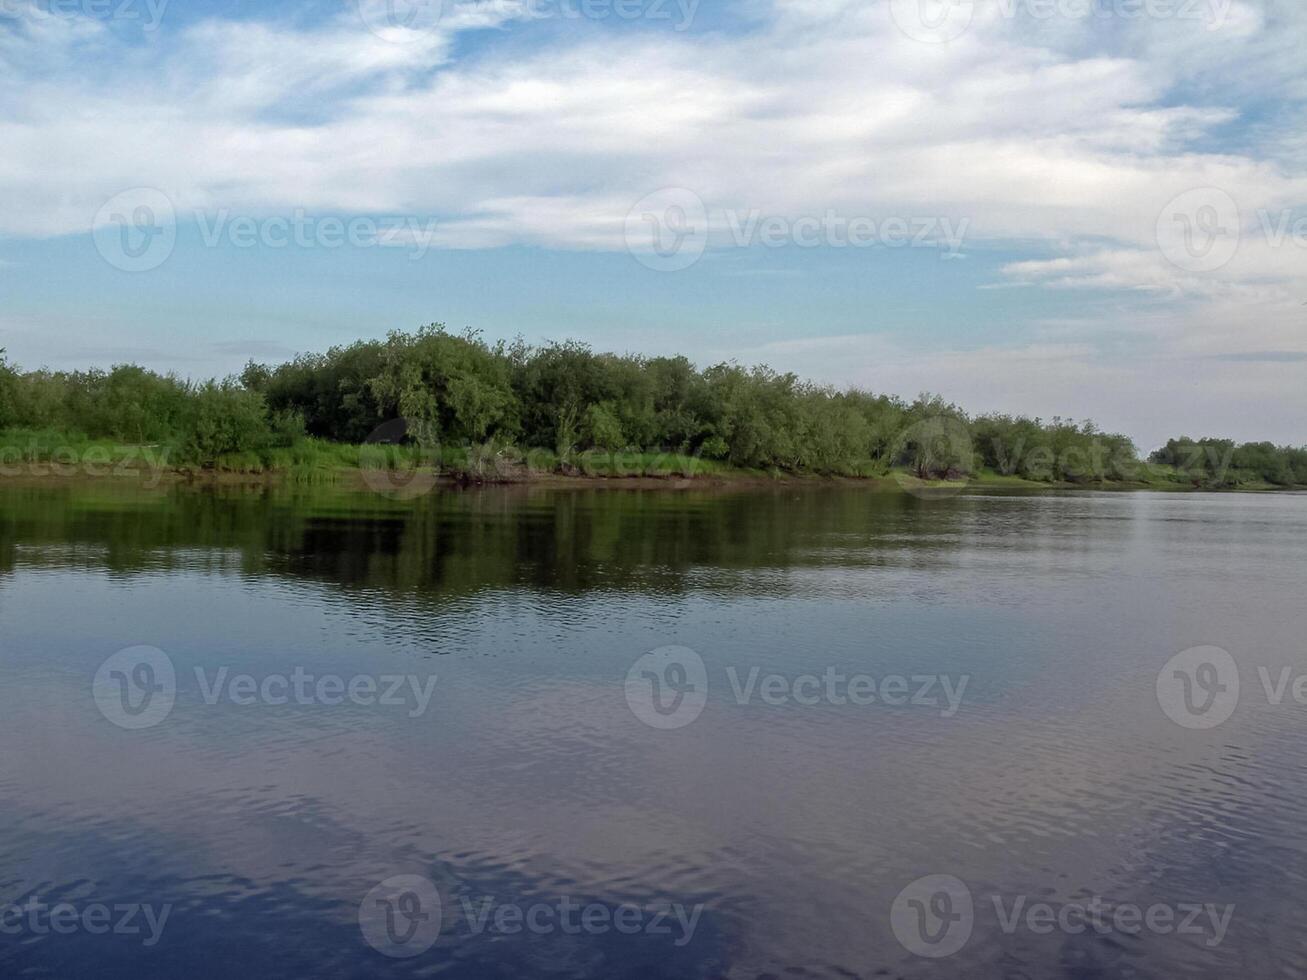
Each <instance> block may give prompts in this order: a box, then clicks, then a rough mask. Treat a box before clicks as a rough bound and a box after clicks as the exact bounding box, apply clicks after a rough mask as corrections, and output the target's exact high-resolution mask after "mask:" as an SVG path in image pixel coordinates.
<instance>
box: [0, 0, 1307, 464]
mask: <svg viewBox="0 0 1307 980" xmlns="http://www.w3.org/2000/svg"><path fill="white" fill-rule="evenodd" d="M1304 51H1307V5H1304V4H1302V3H1301V0H443V2H441V0H294V2H292V0H282V2H276V0H259V2H257V3H256V2H253V0H0V346H3V347H5V348H7V351H8V357H9V358H10V359H11V360H13V361H15V362H17V363H18V364H20V365H22V366H23V367H27V368H34V367H39V366H48V367H51V368H55V369H68V368H78V367H87V366H92V365H101V366H103V365H108V364H112V363H119V362H135V363H141V364H145V365H147V366H149V367H152V368H155V369H158V370H164V371H175V372H177V373H178V374H180V375H183V376H187V377H192V378H207V377H210V376H215V375H225V374H227V373H229V372H234V371H239V370H240V368H241V367H242V366H243V365H244V364H245V362H246V361H248V360H250V359H254V360H259V361H278V360H282V359H285V358H287V357H290V356H293V355H294V354H295V353H296V352H300V351H315V350H323V349H326V348H327V347H330V346H332V345H334V344H341V343H348V342H350V341H352V340H354V339H357V338H361V337H381V336H384V335H385V334H386V333H387V332H388V331H390V330H395V329H405V330H411V329H414V328H416V327H417V326H419V325H422V324H426V323H432V322H442V323H445V324H447V325H448V326H449V327H451V328H453V329H456V330H461V329H463V328H465V327H470V328H472V329H475V330H480V331H482V333H483V335H484V336H486V337H487V338H490V339H498V338H513V337H515V336H518V335H521V336H523V337H525V338H526V339H527V340H528V341H532V342H541V341H545V340H562V339H568V338H575V339H580V340H583V341H586V342H588V343H590V344H591V345H593V346H594V347H595V348H597V349H601V350H615V351H633V352H641V353H649V354H667V353H684V354H687V355H689V356H690V357H691V358H692V359H693V360H695V361H696V362H697V363H699V364H701V365H708V364H711V363H716V362H719V361H723V360H738V361H741V362H743V363H767V364H769V365H771V366H772V367H774V368H776V369H778V370H783V371H794V372H796V373H798V374H799V375H801V376H803V377H806V378H810V379H813V380H816V381H819V382H823V383H829V384H833V385H837V386H841V387H843V386H850V385H855V386H858V387H862V388H867V389H870V390H873V391H876V392H890V393H895V394H899V395H902V396H904V397H907V398H911V397H914V396H915V395H917V394H918V393H920V392H923V391H931V392H938V393H940V394H942V395H943V396H944V397H945V398H947V399H949V400H951V401H955V402H957V403H958V404H960V405H962V406H963V407H964V408H966V409H967V410H969V411H971V412H976V413H978V412H989V411H1002V412H1011V413H1021V414H1027V415H1031V416H1039V417H1042V418H1045V419H1047V418H1050V417H1052V416H1055V415H1060V416H1063V417H1069V418H1074V419H1085V418H1092V419H1094V420H1095V421H1096V422H1097V423H1098V424H1099V425H1100V426H1101V427H1103V428H1105V429H1107V430H1110V431H1119V432H1124V433H1126V434H1127V435H1130V436H1131V437H1132V438H1134V439H1135V441H1136V443H1137V444H1138V445H1139V446H1140V447H1141V448H1142V449H1150V448H1153V447H1155V446H1157V445H1159V444H1160V443H1162V442H1164V441H1165V440H1166V439H1167V438H1168V437H1171V436H1177V435H1182V434H1186V435H1191V436H1195V437H1197V436H1201V435H1217V436H1226V437H1232V438H1236V439H1248V440H1252V439H1269V440H1272V441H1274V442H1277V443H1281V444H1293V445H1303V444H1307V57H1304V54H1303V52H1304Z"/></svg>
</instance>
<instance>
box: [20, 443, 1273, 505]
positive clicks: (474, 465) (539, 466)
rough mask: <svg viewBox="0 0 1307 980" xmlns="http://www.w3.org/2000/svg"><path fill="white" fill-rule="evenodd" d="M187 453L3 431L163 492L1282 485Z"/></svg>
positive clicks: (316, 446)
mask: <svg viewBox="0 0 1307 980" xmlns="http://www.w3.org/2000/svg"><path fill="white" fill-rule="evenodd" d="M185 460H186V456H185V453H184V450H183V449H182V447H179V446H177V445H175V444H168V443H125V442H121V441H117V440H113V439H93V438H90V437H87V436H84V435H81V434H78V433H64V432H57V431H53V430H49V429H10V430H7V431H3V432H0V480H5V479H7V480H36V481H43V480H46V479H56V480H67V479H70V478H78V477H120V478H131V479H136V480H138V481H141V482H145V483H149V484H152V485H157V484H160V483H164V482H179V481H200V482H204V481H213V482H272V481H276V482H288V483H298V484H333V485H340V486H346V487H349V486H358V487H362V488H371V489H374V490H378V491H380V492H389V491H394V492H399V493H402V492H405V491H406V490H409V489H411V488H413V487H414V486H415V485H417V486H434V485H449V486H471V485H483V484H513V483H545V484H575V483H592V484H595V485H613V486H619V485H620V486H629V485H633V484H639V485H667V484H676V485H681V484H684V483H685V482H686V481H693V482H694V483H696V484H698V485H703V484H715V485H767V484H775V483H786V482H797V483H805V484H811V483H823V482H825V483H830V482H840V483H850V484H855V485H861V486H866V487H867V488H869V489H887V490H901V491H909V492H921V493H925V494H929V493H932V492H940V493H947V492H949V491H952V490H957V489H961V488H964V487H972V488H980V489H1013V490H1022V489H1025V490H1037V489H1050V488H1069V489H1074V488H1082V489H1105V488H1107V489H1155V490H1188V489H1226V490H1249V491H1252V490H1283V489H1294V488H1293V487H1283V486H1276V485H1273V484H1269V483H1266V482H1265V481H1257V480H1248V481H1242V482H1227V483H1225V484H1224V485H1222V486H1221V487H1219V488H1216V487H1210V486H1204V484H1203V482H1202V481H1201V480H1195V479H1194V477H1193V475H1192V474H1191V473H1188V472H1186V471H1184V470H1182V469H1180V468H1177V467H1175V466H1171V465H1169V464H1163V463H1155V462H1143V461H1137V463H1136V465H1135V467H1134V469H1133V470H1132V471H1126V472H1122V473H1120V474H1119V475H1117V476H1115V477H1114V478H1113V479H1080V480H1065V479H1056V478H1049V479H1031V478H1030V477H1029V476H1022V475H1019V474H1016V473H1004V472H1001V471H997V470H994V469H992V468H977V469H976V470H975V471H973V472H971V473H969V474H957V475H955V476H953V477H952V478H945V479H930V478H925V479H923V478H921V477H920V476H919V475H917V474H916V473H915V472H914V471H913V470H912V468H910V467H902V466H886V465H885V464H884V462H883V461H876V460H871V459H868V460H866V461H864V462H863V463H862V464H861V465H857V466H850V467H847V468H844V469H843V471H841V472H835V473H823V474H817V473H804V472H796V471H786V470H783V469H780V468H777V467H744V466H734V465H731V464H730V463H728V462H723V461H720V460H712V459H704V458H703V457H702V456H695V455H690V454H685V453H656V452H646V451H638V450H616V451H610V450H599V449H589V450H582V451H574V452H570V453H567V454H564V455H562V456H560V455H559V454H558V453H555V452H552V451H550V450H547V449H532V450H525V451H524V450H521V449H518V448H516V447H512V446H501V445H494V444H482V445H479V446H477V445H467V446H448V447H443V448H441V449H438V450H436V449H427V448H423V447H421V446H418V445H416V444H395V443H340V442H332V441H329V440H325V439H315V438H312V437H307V436H306V437H301V438H298V439H296V440H294V441H293V442H292V444H291V445H289V446H274V447H266V448H264V449H261V450H258V451H254V450H248V451H242V452H230V453H222V454H219V455H218V456H216V457H215V458H214V459H212V460H211V461H209V462H208V463H207V464H206V465H198V464H195V463H191V462H186V461H185Z"/></svg>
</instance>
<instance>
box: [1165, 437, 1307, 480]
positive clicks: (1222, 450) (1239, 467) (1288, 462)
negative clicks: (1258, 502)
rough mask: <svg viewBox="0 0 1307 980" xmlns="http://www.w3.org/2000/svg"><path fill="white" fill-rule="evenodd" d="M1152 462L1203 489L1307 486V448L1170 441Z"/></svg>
mask: <svg viewBox="0 0 1307 980" xmlns="http://www.w3.org/2000/svg"><path fill="white" fill-rule="evenodd" d="M1149 460H1150V461H1151V462H1153V463H1155V464H1159V465H1163V466H1168V467H1170V468H1172V469H1174V470H1175V471H1176V472H1179V473H1185V474H1187V475H1189V476H1190V478H1191V479H1192V480H1193V482H1194V483H1196V484H1201V485H1202V486H1209V487H1238V486H1246V485H1248V484H1252V483H1265V484H1269V485H1271V486H1276V487H1292V486H1307V447H1303V448H1298V449H1295V448H1292V447H1283V446H1276V445H1274V444H1272V443H1269V442H1246V443H1243V444H1242V445H1237V444H1236V443H1235V442H1234V441H1233V440H1232V439H1197V440H1195V439H1190V438H1188V437H1183V438H1180V439H1169V440H1167V443H1166V445H1165V446H1163V447H1162V448H1161V449H1159V450H1157V451H1156V452H1154V453H1153V454H1152V455H1151V456H1150V457H1149Z"/></svg>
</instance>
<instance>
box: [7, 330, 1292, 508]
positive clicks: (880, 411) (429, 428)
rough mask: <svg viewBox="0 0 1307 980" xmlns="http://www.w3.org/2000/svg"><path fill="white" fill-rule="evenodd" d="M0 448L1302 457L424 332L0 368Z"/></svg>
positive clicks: (783, 379) (1048, 458)
mask: <svg viewBox="0 0 1307 980" xmlns="http://www.w3.org/2000/svg"><path fill="white" fill-rule="evenodd" d="M397 419H403V420H404V422H403V423H402V424H401V425H399V427H398V428H397V427H396V425H395V420H397ZM0 429H7V430H14V429H24V430H46V431H55V432H62V433H79V434H81V435H83V436H85V437H87V438H92V439H111V440H116V441H119V442H129V443H133V444H154V445H161V446H166V447H167V448H168V450H169V452H170V457H169V458H170V459H171V460H173V461H175V462H177V463H181V464H187V465H194V466H208V467H220V468H238V469H239V468H259V467H262V466H268V465H274V464H276V462H277V461H279V460H284V459H286V458H287V456H286V451H287V450H294V449H295V447H303V446H305V445H313V444H320V443H335V444H354V445H357V444H361V443H378V442H379V443H389V442H393V441H402V442H404V443H407V444H409V445H410V446H417V447H423V448H426V449H430V450H432V451H436V450H439V449H440V448H441V447H445V448H448V447H451V446H461V447H476V448H477V449H478V450H485V449H486V448H487V447H489V448H490V449H491V450H492V451H493V452H495V453H508V454H511V453H512V452H520V451H523V450H526V449H533V450H542V451H544V452H546V453H547V454H548V456H549V458H550V459H551V460H552V461H553V463H552V465H556V466H558V467H560V468H563V469H568V468H570V467H574V466H576V465H577V461H578V460H579V459H580V458H583V457H585V456H586V454H594V453H597V452H598V453H604V452H608V453H615V452H637V453H641V452H642V453H675V454H680V455H683V456H686V457H690V458H695V459H700V460H711V461H716V462H718V463H720V464H723V465H729V466H733V467H737V468H740V469H746V470H757V471H781V472H788V473H820V474H841V475H853V476H873V475H880V474H885V473H888V472H889V471H891V470H892V469H902V470H905V471H907V472H909V473H911V474H913V475H915V476H917V477H920V478H923V479H940V478H958V477H966V476H971V475H973V474H976V473H977V472H980V471H982V470H984V471H991V472H992V473H996V474H1001V475H1008V476H1013V477H1021V478H1025V479H1030V480H1038V481H1058V482H1078V483H1084V482H1098V481H1104V480H1116V481H1121V480H1157V479H1162V480H1166V481H1176V482H1182V483H1194V484H1199V485H1217V486H1223V485H1235V484H1238V483H1241V482H1251V481H1255V482H1261V483H1265V484H1268V485H1275V486H1288V485H1294V484H1307V468H1305V465H1304V464H1305V456H1307V451H1305V450H1301V449H1279V448H1276V447H1273V446H1269V445H1264V444H1254V445H1250V446H1241V447H1234V446H1233V445H1232V444H1227V443H1225V442H1221V441H1219V440H1203V441H1201V442H1199V443H1192V442H1191V441H1189V440H1177V441H1174V442H1173V443H1170V444H1168V446H1167V448H1166V449H1165V450H1162V451H1159V453H1156V454H1154V455H1153V457H1152V458H1151V459H1150V460H1148V461H1144V460H1141V459H1140V458H1139V456H1138V453H1137V452H1136V450H1135V447H1134V446H1133V444H1132V443H1131V442H1130V440H1129V439H1128V438H1126V437H1125V436H1122V435H1118V434H1111V433H1104V432H1100V431H1099V430H1098V429H1097V428H1096V427H1095V426H1094V425H1093V424H1092V423H1089V422H1083V423H1076V422H1072V421H1069V420H1064V419H1060V418H1054V419H1053V420H1052V421H1051V422H1047V421H1042V420H1040V419H1028V418H1019V417H1017V418H1014V417H1011V416H1006V415H985V416H979V417H975V418H972V417H969V416H968V415H967V414H966V413H964V412H963V411H962V410H961V409H960V408H959V407H958V406H956V405H953V404H951V403H948V402H946V401H945V400H944V399H942V398H940V397H939V396H935V395H922V396H920V397H918V398H916V399H915V400H913V401H911V402H909V401H905V400H903V399H900V398H897V397H894V396H890V395H876V394H871V393H868V392H865V391H860V390H842V391H841V390H835V389H833V388H830V387H825V386H820V385H815V384H811V383H807V382H803V381H801V380H800V379H798V378H797V377H796V376H795V375H793V374H782V373H778V372H776V371H773V370H771V369H769V368H766V367H742V366H740V365H738V364H734V363H725V364H717V365H714V366H711V367H708V368H706V369H703V370H700V369H698V368H696V367H695V366H694V365H693V364H692V363H691V362H690V361H689V360H688V359H687V358H685V357H642V356H638V355H630V354H626V355H618V354H610V353H597V352H595V351H592V350H591V349H590V348H589V347H587V346H586V345H584V344H580V343H575V342H565V343H549V344H545V345H543V346H529V345H527V344H525V343H524V342H522V341H520V340H519V341H518V342H515V343H512V344H507V343H504V342H499V343H496V344H488V343H486V342H485V341H484V340H482V339H481V338H480V337H479V336H478V335H477V334H475V333H472V332H468V333H466V334H462V335H456V334H452V333H449V332H448V331H446V330H445V329H444V328H443V327H442V326H440V325H433V326H430V327H425V328H422V329H420V330H418V331H417V332H416V333H403V332H395V333H392V334H390V336H389V337H387V338H386V339H385V340H371V341H359V342H357V343H354V344H350V345H348V346H343V347H334V348H332V349H331V350H329V351H327V352H325V353H320V354H304V355H300V356H299V357H296V358H295V359H294V360H291V361H288V362H286V363H283V364H279V365H266V364H256V363H253V362H251V363H250V364H249V365H248V366H247V367H246V368H245V370H244V372H243V373H242V374H241V375H240V376H239V377H233V378H228V379H226V380H223V381H207V382H202V383H193V382H188V381H184V380H181V379H179V378H177V377H175V376H172V375H160V374H156V373H154V372H151V371H148V370H146V369H144V368H141V367H138V366H135V365H119V366H116V367H114V368H112V369H111V370H108V371H100V370H91V371H73V372H62V371H47V370H39V371H27V372H24V371H22V370H20V369H18V368H17V367H15V366H13V365H10V364H8V363H7V362H5V361H4V360H3V358H2V357H0ZM1191 446H1197V447H1198V449H1197V451H1196V452H1194V453H1190V452H1189V451H1188V450H1189V448H1190V447H1191ZM1227 446H1229V448H1230V452H1229V453H1228V454H1227V453H1226V452H1225V449H1226V447H1227ZM1218 449H1219V451H1217V450H1218ZM1209 450H1210V451H1209ZM295 458H305V457H303V454H301V455H300V456H297V457H295ZM435 458H440V457H438V456H437V457H435ZM1213 460H1214V462H1213ZM1231 481H1233V482H1231Z"/></svg>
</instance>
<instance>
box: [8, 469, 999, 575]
mask: <svg viewBox="0 0 1307 980" xmlns="http://www.w3.org/2000/svg"><path fill="white" fill-rule="evenodd" d="M975 503H976V502H975V501H974V500H971V501H968V500H967V499H966V498H962V499H961V500H958V501H954V502H951V503H948V502H929V501H922V500H919V499H917V498H915V497H912V496H910V495H906V494H897V493H877V492H868V491H866V490H864V489H861V488H836V487H813V488H794V487H783V488H782V487H778V488H776V489H763V490H749V491H738V492H737V491H731V492H718V491H696V490H692V491H666V490H613V489H603V488H601V489H539V488H520V487H517V488H492V489H485V490H477V491H464V492H438V493H433V494H430V495H428V496H426V497H423V498H420V499H418V500H415V501H408V502H396V501H390V500H386V499H384V498H381V497H377V496H370V495H365V494H353V493H345V492H339V491H333V490H330V489H313V490H305V489H297V490H290V489H261V490H235V489H229V488H221V489H205V490H195V489H189V488H171V489H169V490H167V491H161V492H158V493H152V494H151V493H142V492H139V491H134V490H131V489H129V488H103V487H94V488H85V487H66V488H50V487H43V488H12V487H11V488H4V489H2V490H0V572H6V571H10V570H12V569H13V568H14V567H15V564H16V563H18V562H21V563H23V564H29V565H36V566H41V565H58V566H60V567H68V566H69V565H73V566H76V565H84V566H85V567H87V568H94V569H97V570H107V571H109V572H111V573H117V574H133V573H137V572H141V571H145V570H147V569H148V570H149V571H151V572H159V571H168V570H180V569H189V570H196V569H205V570H209V569H212V570H231V569H237V570H239V571H240V572H241V573H242V574H246V575H251V576H258V575H273V576H277V577H283V578H288V579H295V578H302V579H308V580H314V581H325V582H330V583H334V584H338V585H341V586H344V587H346V588H351V589H364V588H366V589H380V590H386V591H395V592H400V593H433V594H465V593H470V592H475V591H479V590H484V589H494V588H505V587H521V586H524V587H529V588H538V589H550V590H559V591H564V592H580V591H585V590H589V589H608V590H612V589H619V590H625V589H632V590H639V591H646V592H648V591H653V592H672V593H679V592H683V591H686V590H687V589H688V587H689V585H688V583H687V581H686V579H687V575H688V574H689V573H690V572H692V571H696V570H702V569H708V570H751V569H786V568H815V567H825V566H832V565H848V566H856V565H865V564H881V565H883V564H886V563H895V564H903V565H905V566H919V565H922V564H930V563H932V562H939V561H941V560H944V556H943V555H942V553H941V552H942V551H943V550H944V549H947V548H950V547H952V546H954V545H956V543H957V541H958V536H959V535H965V534H966V529H967V526H968V522H969V521H971V520H974V519H975V516H976V515H975V513H974V505H975ZM995 503H996V502H994V501H991V502H990V505H991V507H992V506H993V505H994V504H995ZM20 543H21V545H22V546H23V547H22V549H21V550H20V549H19V547H18V546H19V544H20ZM909 544H910V547H909ZM43 548H44V549H57V554H56V553H55V551H49V552H48V553H46V554H45V556H44V557H43ZM728 578H729V577H728ZM725 587H727V588H730V586H729V583H728V584H727V585H726V586H725ZM737 588H740V589H741V590H742V591H743V585H740V586H737ZM770 588H775V586H767V585H765V584H763V583H760V582H759V581H757V580H756V579H755V580H753V581H751V582H750V583H749V585H748V591H749V592H751V593H757V592H758V591H760V590H761V591H768V590H769V589H770Z"/></svg>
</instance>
